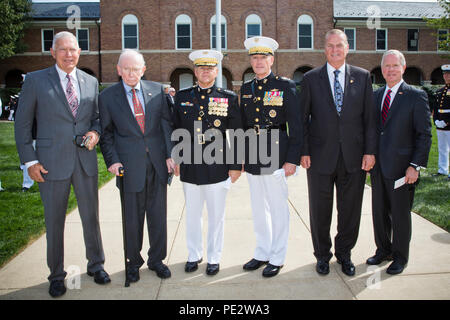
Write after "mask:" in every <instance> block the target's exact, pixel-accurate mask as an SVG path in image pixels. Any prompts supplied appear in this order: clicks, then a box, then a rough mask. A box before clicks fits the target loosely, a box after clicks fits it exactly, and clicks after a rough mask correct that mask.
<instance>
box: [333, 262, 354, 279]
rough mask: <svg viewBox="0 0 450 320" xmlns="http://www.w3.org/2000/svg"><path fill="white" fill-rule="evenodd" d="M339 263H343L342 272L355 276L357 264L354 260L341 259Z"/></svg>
mask: <svg viewBox="0 0 450 320" xmlns="http://www.w3.org/2000/svg"><path fill="white" fill-rule="evenodd" d="M337 263H339V264H340V265H342V272H343V273H345V274H346V275H348V276H350V277H351V276H354V275H355V266H354V264H353V262H352V261H351V260H350V259H348V260H343V261H341V260H339V259H338V261H337Z"/></svg>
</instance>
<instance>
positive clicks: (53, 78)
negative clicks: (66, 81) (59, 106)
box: [48, 66, 73, 117]
mask: <svg viewBox="0 0 450 320" xmlns="http://www.w3.org/2000/svg"><path fill="white" fill-rule="evenodd" d="M48 75H49V79H50V82H51V84H52V86H53V88H54V89H55V92H56V94H57V95H58V97H59V99H60V100H61V102H62V103H63V105H64V108H65V109H66V110H67V111H68V112H69V113H70V115H71V116H72V117H73V115H72V110H70V106H69V103H68V102H67V98H66V94H65V93H64V91H63V88H62V86H61V81H60V79H59V75H58V71H56V66H53V67H52V68H50V69H49V72H48Z"/></svg>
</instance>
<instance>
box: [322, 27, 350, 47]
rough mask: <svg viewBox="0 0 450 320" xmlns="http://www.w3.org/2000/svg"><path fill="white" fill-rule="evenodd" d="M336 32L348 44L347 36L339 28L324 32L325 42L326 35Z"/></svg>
mask: <svg viewBox="0 0 450 320" xmlns="http://www.w3.org/2000/svg"><path fill="white" fill-rule="evenodd" d="M334 34H337V35H338V36H341V37H342V39H343V40H344V42H345V44H346V45H348V38H347V35H346V34H345V32H344V31H342V30H341V29H331V30H329V31H328V32H327V33H326V34H325V44H326V42H327V40H328V37H329V36H331V35H334Z"/></svg>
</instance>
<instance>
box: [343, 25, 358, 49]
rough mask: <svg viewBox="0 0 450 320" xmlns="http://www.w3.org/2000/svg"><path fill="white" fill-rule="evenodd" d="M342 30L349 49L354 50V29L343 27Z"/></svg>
mask: <svg viewBox="0 0 450 320" xmlns="http://www.w3.org/2000/svg"><path fill="white" fill-rule="evenodd" d="M344 32H345V34H346V35H347V40H348V47H349V49H350V50H353V51H354V50H356V29H355V28H345V29H344Z"/></svg>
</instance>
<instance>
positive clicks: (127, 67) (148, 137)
mask: <svg viewBox="0 0 450 320" xmlns="http://www.w3.org/2000/svg"><path fill="white" fill-rule="evenodd" d="M145 69H146V68H145V61H144V58H143V56H142V55H141V54H140V53H138V52H137V51H134V50H125V51H123V52H122V54H121V55H120V58H119V62H118V64H117V72H118V73H119V75H120V76H121V77H122V81H120V82H118V83H116V84H115V85H113V86H111V87H109V88H107V89H105V90H104V91H102V93H101V94H100V96H99V109H100V121H101V126H102V130H103V134H102V137H101V141H100V147H101V150H102V153H103V156H104V159H105V163H106V166H107V168H108V171H109V172H111V173H112V174H114V175H116V176H118V175H119V168H121V167H123V168H124V170H125V173H124V176H123V190H122V191H123V203H122V206H123V207H124V211H125V219H126V232H125V233H126V244H127V248H126V251H127V255H128V256H127V257H126V258H127V263H128V265H127V278H128V280H129V281H130V282H136V281H139V279H140V277H139V268H140V267H141V266H142V265H143V264H144V260H143V259H142V257H141V255H140V251H141V249H142V241H143V228H144V218H145V216H146V215H147V226H148V234H149V238H150V250H149V251H148V257H149V258H148V261H147V265H148V268H149V269H150V270H153V271H155V272H156V274H157V276H158V277H160V278H163V279H164V278H169V277H170V276H171V273H170V270H169V268H168V267H167V266H166V265H165V264H164V263H163V262H162V260H163V259H165V257H166V254H167V181H168V174H169V172H171V171H172V170H173V169H174V167H175V163H174V162H173V161H172V159H170V154H171V151H172V144H171V141H170V136H171V133H172V128H171V125H170V120H171V119H170V115H169V108H168V106H167V100H166V97H165V95H164V91H163V87H162V85H161V84H159V83H156V82H152V81H144V80H141V77H142V76H143V75H144V72H145ZM117 182H118V183H119V180H118V179H117Z"/></svg>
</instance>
